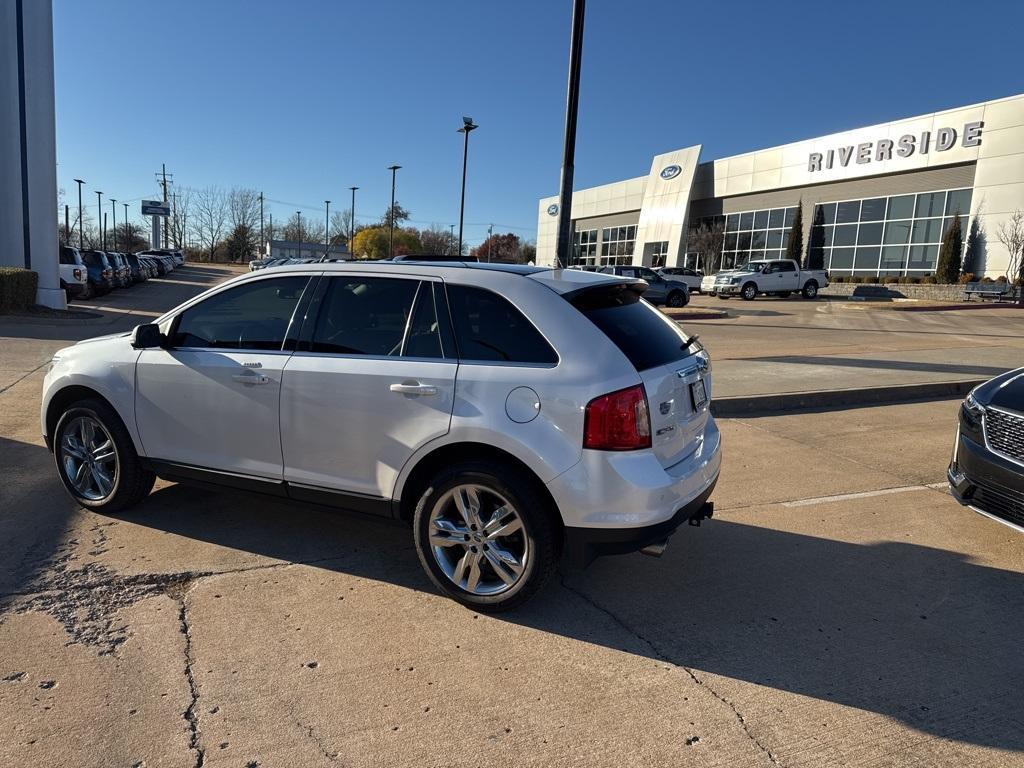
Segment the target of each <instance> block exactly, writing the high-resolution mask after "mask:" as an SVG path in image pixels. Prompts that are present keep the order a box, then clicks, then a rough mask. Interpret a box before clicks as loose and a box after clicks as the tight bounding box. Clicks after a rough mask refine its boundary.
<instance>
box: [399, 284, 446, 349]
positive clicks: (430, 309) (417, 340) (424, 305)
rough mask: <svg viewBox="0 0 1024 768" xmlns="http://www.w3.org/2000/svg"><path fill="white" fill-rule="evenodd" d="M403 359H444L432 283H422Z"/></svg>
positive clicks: (410, 322)
mask: <svg viewBox="0 0 1024 768" xmlns="http://www.w3.org/2000/svg"><path fill="white" fill-rule="evenodd" d="M402 356H403V357H429V358H438V357H444V355H443V354H442V351H441V334H440V329H439V327H438V322H437V308H436V307H435V304H434V292H433V289H432V286H431V284H430V283H420V288H419V291H418V292H417V293H416V304H415V305H414V306H413V310H412V319H411V320H410V321H409V333H408V335H407V336H406V339H405V346H404V347H403V348H402Z"/></svg>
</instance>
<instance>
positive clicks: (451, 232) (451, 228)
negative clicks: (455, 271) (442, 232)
mask: <svg viewBox="0 0 1024 768" xmlns="http://www.w3.org/2000/svg"><path fill="white" fill-rule="evenodd" d="M453 248H455V225H454V224H449V225H448V255H449V256H451V255H452V249H453ZM459 255H460V256H461V255H462V254H461V253H460V254H459Z"/></svg>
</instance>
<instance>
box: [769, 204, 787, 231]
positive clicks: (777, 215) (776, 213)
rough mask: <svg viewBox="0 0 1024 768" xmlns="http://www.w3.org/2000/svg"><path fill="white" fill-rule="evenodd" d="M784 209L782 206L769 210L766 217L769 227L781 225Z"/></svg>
mask: <svg viewBox="0 0 1024 768" xmlns="http://www.w3.org/2000/svg"><path fill="white" fill-rule="evenodd" d="M785 215H786V211H785V210H783V209H782V208H776V209H775V210H773V211H772V212H771V214H770V215H769V217H768V226H769V227H781V226H782V224H783V221H784V219H785Z"/></svg>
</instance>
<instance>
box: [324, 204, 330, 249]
mask: <svg viewBox="0 0 1024 768" xmlns="http://www.w3.org/2000/svg"><path fill="white" fill-rule="evenodd" d="M324 206H325V208H326V211H325V213H324V225H325V226H324V258H327V254H328V253H330V252H331V201H330V200H324Z"/></svg>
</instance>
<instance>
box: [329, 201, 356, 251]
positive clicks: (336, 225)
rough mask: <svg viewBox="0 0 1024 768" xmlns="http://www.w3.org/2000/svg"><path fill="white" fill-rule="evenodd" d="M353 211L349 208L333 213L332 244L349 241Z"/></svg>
mask: <svg viewBox="0 0 1024 768" xmlns="http://www.w3.org/2000/svg"><path fill="white" fill-rule="evenodd" d="M351 218H352V211H351V210H350V209H348V208H346V209H345V210H342V211H335V212H334V213H333V214H331V245H337V244H338V243H347V242H348V235H349V233H348V230H349V227H350V226H351V224H352V221H351Z"/></svg>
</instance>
